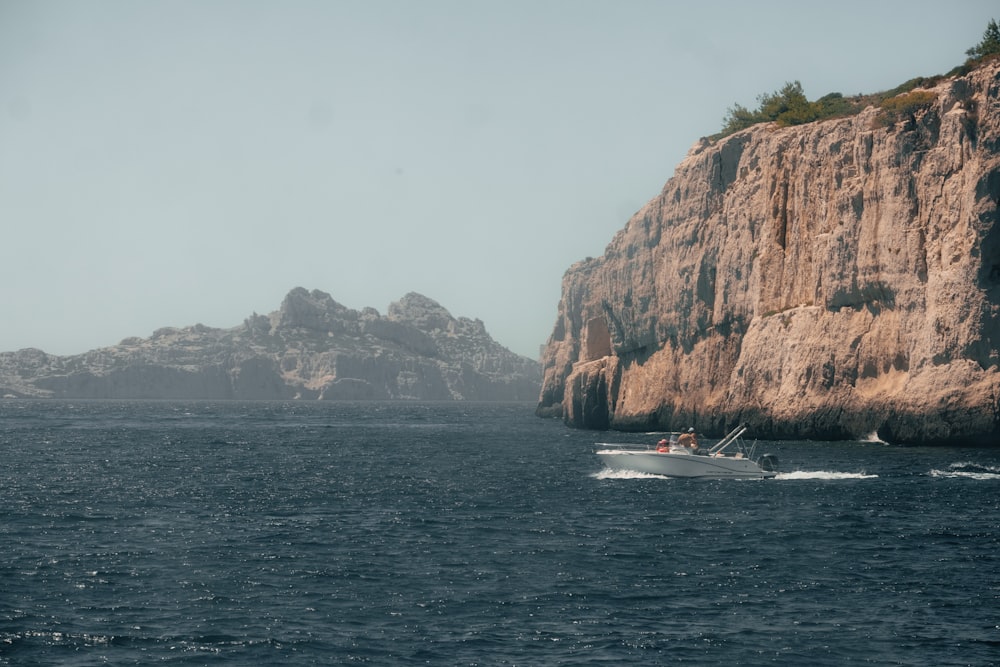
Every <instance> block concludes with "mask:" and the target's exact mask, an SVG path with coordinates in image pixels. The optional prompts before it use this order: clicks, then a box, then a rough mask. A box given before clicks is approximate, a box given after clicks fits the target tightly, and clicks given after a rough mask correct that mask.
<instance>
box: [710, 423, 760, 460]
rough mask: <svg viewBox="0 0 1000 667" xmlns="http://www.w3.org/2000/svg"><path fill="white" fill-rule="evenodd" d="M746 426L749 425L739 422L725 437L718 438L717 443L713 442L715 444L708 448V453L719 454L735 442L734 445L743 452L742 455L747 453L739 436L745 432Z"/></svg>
mask: <svg viewBox="0 0 1000 667" xmlns="http://www.w3.org/2000/svg"><path fill="white" fill-rule="evenodd" d="M748 428H750V427H749V426H747V425H746V424H740V425H739V426H737V427H736V428H734V429H733V430H732V431H730V432H729V433H727V434H726V435H725V437H724V438H722V440H719V441H718V442H717V443H715V445H714V446H713V447H712V448H711V449H710V450H708V453H709V454H710V455H715V454H721V453H722V452H723V451H725V450H726V448H728V447H729V446H731V445H733V444H736V446H737V447H738V448H739V449H740V451H742V452H743V454H744V455H746V454H748V452H746V451H745V450H746V446H745V445H743V441H742V440H740V436H741V435H743V434H744V433H746V432H747V429H748Z"/></svg>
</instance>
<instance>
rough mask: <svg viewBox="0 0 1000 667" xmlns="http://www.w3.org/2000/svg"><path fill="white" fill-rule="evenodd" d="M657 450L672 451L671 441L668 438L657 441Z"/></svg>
mask: <svg viewBox="0 0 1000 667" xmlns="http://www.w3.org/2000/svg"><path fill="white" fill-rule="evenodd" d="M656 451H658V452H669V451H670V443H669V442H667V441H666V440H660V441H659V442H658V443H656Z"/></svg>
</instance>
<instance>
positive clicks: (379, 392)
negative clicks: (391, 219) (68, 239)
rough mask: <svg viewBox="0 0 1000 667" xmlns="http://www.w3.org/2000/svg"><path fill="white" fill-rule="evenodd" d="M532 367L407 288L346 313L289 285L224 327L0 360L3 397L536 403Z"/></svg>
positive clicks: (537, 370)
mask: <svg viewBox="0 0 1000 667" xmlns="http://www.w3.org/2000/svg"><path fill="white" fill-rule="evenodd" d="M540 385H541V367H540V365H539V363H538V362H536V361H534V360H531V359H528V358H526V357H522V356H520V355H517V354H514V353H513V352H511V351H509V350H508V349H506V348H504V347H503V346H501V345H500V344H499V343H497V342H496V341H494V340H493V339H492V338H491V337H490V335H489V334H488V333H487V331H486V328H485V327H484V325H483V323H482V322H481V321H479V320H470V319H467V318H464V317H460V318H454V317H452V316H451V314H450V313H449V312H448V311H447V310H446V309H445V308H443V307H442V306H441V305H439V304H438V303H437V302H435V301H433V300H431V299H429V298H427V297H424V296H421V295H419V294H415V293H410V294H407V295H406V296H404V297H403V298H402V299H400V300H399V301H397V302H395V303H393V304H391V305H390V306H389V310H388V313H387V314H386V315H384V316H383V315H380V314H379V313H378V311H377V310H375V309H374V308H365V309H363V310H361V311H356V310H352V309H350V308H346V307H345V306H343V305H341V304H339V303H337V302H336V301H334V300H333V298H332V297H331V296H330V295H329V294H326V293H324V292H321V291H318V290H314V291H311V292H310V291H307V290H305V289H303V288H301V287H298V288H295V289H293V290H292V291H291V292H289V293H288V295H287V296H286V297H285V299H284V301H283V302H282V304H281V307H280V308H279V309H278V310H277V311H276V312H274V313H271V314H270V315H257V314H253V315H251V316H250V317H248V318H247V319H246V320H245V321H244V322H243V324H242V325H240V326H237V327H234V328H232V329H215V328H211V327H206V326H204V325H200V324H196V325H194V326H190V327H185V328H181V329H176V328H164V329H159V330H157V331H155V332H154V333H153V335H152V336H151V337H149V338H127V339H125V340H123V341H121V342H120V343H119V344H118V345H114V346H111V347H105V348H100V349H97V350H92V351H90V352H86V353H84V354H78V355H71V356H55V355H50V354H46V353H45V352H43V351H41V350H37V349H24V350H19V351H16V352H5V353H0V396H4V397H7V398H88V399H109V398H115V399H253V400H269V399H303V400H337V399H343V400H367V399H373V400H392V399H413V400H430V401H438V400H481V401H535V400H537V398H538V395H539V388H540Z"/></svg>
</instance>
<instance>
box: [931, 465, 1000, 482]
mask: <svg viewBox="0 0 1000 667" xmlns="http://www.w3.org/2000/svg"><path fill="white" fill-rule="evenodd" d="M929 474H930V476H931V477H946V478H965V479H979V480H986V479H1000V467H998V466H988V465H983V464H981V463H972V462H971V461H960V462H958V463H952V464H951V465H950V466H948V469H947V470H931V471H930V473H929Z"/></svg>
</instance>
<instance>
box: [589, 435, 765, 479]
mask: <svg viewBox="0 0 1000 667" xmlns="http://www.w3.org/2000/svg"><path fill="white" fill-rule="evenodd" d="M747 430H748V427H747V425H746V424H740V425H739V426H737V427H736V428H734V429H733V430H732V431H730V432H729V433H727V434H726V436H725V437H724V438H722V440H719V442H717V443H716V444H715V445H713V446H712V447H711V448H707V449H705V450H703V449H692V448H690V447H685V446H684V445H683V444H682V443H681V442H680V440H681V439H680V437H679V435H678V434H676V433H673V434H671V436H670V440H669V441H666V440H661V441H660V443H658V446H655V447H654V446H652V445H636V444H613V443H607V442H599V443H597V446H598V447H599V449H598V450H597V455H598V456H599V457H600V458H601V460H602V461H603V462H604V465H605V466H607V467H608V468H610V469H612V470H626V471H630V472H641V473H648V474H651V475H663V476H665V477H709V478H716V479H720V478H738V479H767V478H770V477H775V476H776V475H777V474H778V457H776V456H774V455H773V454H763V455H761V456H757V452H756V450H757V443H756V441H755V442H754V443H753V445H747V443H746V442H745V441H744V440H743V438H742V436H743V434H744V433H746V432H747ZM640 448H641V449H640Z"/></svg>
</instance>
